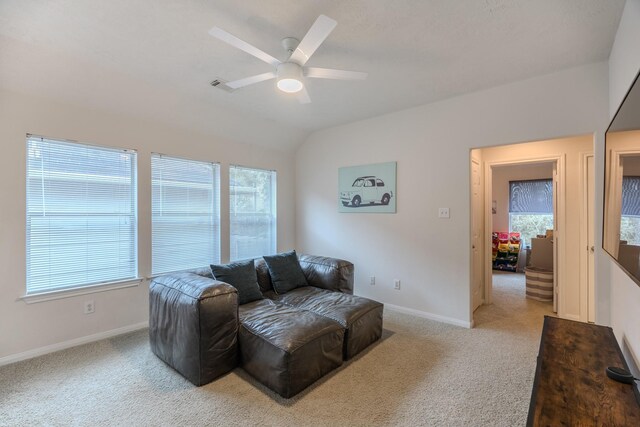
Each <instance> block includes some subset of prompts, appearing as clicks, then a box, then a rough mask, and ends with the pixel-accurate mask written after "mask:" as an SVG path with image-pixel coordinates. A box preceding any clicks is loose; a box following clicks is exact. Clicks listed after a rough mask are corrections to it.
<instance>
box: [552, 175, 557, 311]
mask: <svg viewBox="0 0 640 427" xmlns="http://www.w3.org/2000/svg"><path fill="white" fill-rule="evenodd" d="M553 312H554V313H557V312H558V164H557V163H554V164H553Z"/></svg>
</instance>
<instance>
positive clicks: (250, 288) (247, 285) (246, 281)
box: [211, 259, 262, 305]
mask: <svg viewBox="0 0 640 427" xmlns="http://www.w3.org/2000/svg"><path fill="white" fill-rule="evenodd" d="M211 273H213V278H214V279H216V280H219V281H221V282H225V283H228V284H230V285H231V286H233V287H234V288H236V289H237V290H238V304H240V305H242V304H246V303H248V302H251V301H256V300H259V299H262V292H260V287H259V286H258V276H257V275H256V267H255V266H254V265H253V260H252V259H251V260H249V261H239V262H232V263H230V264H223V265H211Z"/></svg>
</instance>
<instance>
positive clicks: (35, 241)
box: [26, 136, 138, 294]
mask: <svg viewBox="0 0 640 427" xmlns="http://www.w3.org/2000/svg"><path fill="white" fill-rule="evenodd" d="M136 196H137V195H136V153H135V152H134V151H130V150H121V149H111V148H101V147H95V146H89V145H83V144H78V143H72V142H66V141H56V140H51V139H46V138H41V137H35V136H28V137H27V218H26V219H27V227H26V231H27V236H26V240H27V294H34V293H41V292H49V291H55V290H63V289H71V288H77V287H83V286H87V285H92V284H99V283H107V282H114V281H120V280H126V279H132V278H135V277H136V276H137V269H138V262H137V217H136Z"/></svg>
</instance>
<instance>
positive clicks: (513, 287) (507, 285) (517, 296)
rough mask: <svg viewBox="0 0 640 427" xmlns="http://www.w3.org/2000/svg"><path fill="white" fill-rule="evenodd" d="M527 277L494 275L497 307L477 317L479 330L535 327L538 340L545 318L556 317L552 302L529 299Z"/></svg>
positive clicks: (478, 312)
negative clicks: (502, 324) (497, 326)
mask: <svg viewBox="0 0 640 427" xmlns="http://www.w3.org/2000/svg"><path fill="white" fill-rule="evenodd" d="M524 280H525V279H524V274H519V273H510V272H503V271H494V272H493V304H491V305H483V306H481V307H479V308H478V310H476V312H475V313H474V320H475V326H476V327H479V326H481V325H486V324H487V323H494V322H506V323H511V322H513V323H515V324H519V325H527V326H528V327H535V328H536V329H537V330H538V336H539V333H540V331H541V330H542V329H541V328H542V321H543V318H544V316H555V313H553V306H552V304H551V303H550V302H540V301H536V300H532V299H530V298H526V297H525V282H524Z"/></svg>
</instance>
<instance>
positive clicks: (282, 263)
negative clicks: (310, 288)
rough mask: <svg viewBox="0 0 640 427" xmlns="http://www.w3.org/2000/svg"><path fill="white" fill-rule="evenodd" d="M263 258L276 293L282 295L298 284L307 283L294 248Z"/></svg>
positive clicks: (303, 284)
mask: <svg viewBox="0 0 640 427" xmlns="http://www.w3.org/2000/svg"><path fill="white" fill-rule="evenodd" d="M263 258H264V261H265V262H266V263H267V267H268V268H269V274H270V275H271V282H272V283H273V289H274V290H275V291H276V293H277V294H280V295H282V294H284V293H287V292H289V291H290V290H293V289H295V288H298V287H300V286H307V285H308V283H307V278H306V277H304V273H303V272H302V267H300V262H299V261H298V255H296V251H295V250H294V251H291V252H284V253H281V254H277V255H269V256H265V257H263Z"/></svg>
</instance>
